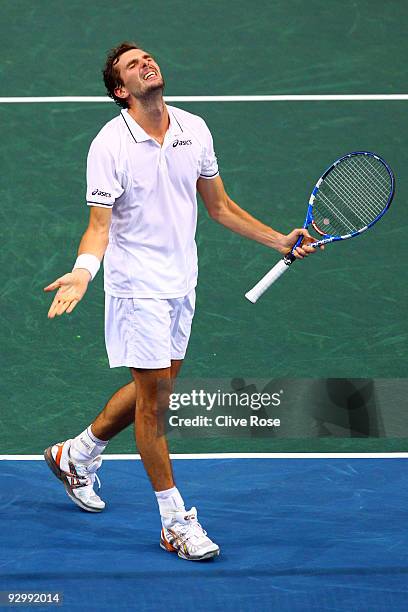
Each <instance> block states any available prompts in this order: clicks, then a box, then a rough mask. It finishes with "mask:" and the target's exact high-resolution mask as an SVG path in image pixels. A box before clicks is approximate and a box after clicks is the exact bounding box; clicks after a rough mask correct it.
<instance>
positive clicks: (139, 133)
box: [121, 107, 183, 142]
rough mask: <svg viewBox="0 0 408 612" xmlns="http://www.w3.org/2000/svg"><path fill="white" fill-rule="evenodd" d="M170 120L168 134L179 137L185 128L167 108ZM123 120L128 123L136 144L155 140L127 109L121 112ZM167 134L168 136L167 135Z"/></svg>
mask: <svg viewBox="0 0 408 612" xmlns="http://www.w3.org/2000/svg"><path fill="white" fill-rule="evenodd" d="M167 110H168V113H169V119H170V125H169V128H168V130H167V134H168V135H170V136H179V135H180V134H181V133H182V132H183V128H182V127H181V125H180V123H179V121H178V120H177V118H176V116H175V115H174V114H173V112H172V110H170V108H169V107H167ZM121 115H122V119H123V120H124V122H125V123H126V126H127V129H128V130H129V132H130V133H131V135H132V137H133V139H134V140H135V141H136V142H144V141H146V140H153V139H152V137H151V136H149V134H147V133H146V132H145V131H144V129H143V128H142V127H141V126H140V125H139V124H138V123H137V121H135V119H133V117H132V116H131V115H129V111H128V109H127V108H123V109H122V110H121ZM167 134H166V135H167Z"/></svg>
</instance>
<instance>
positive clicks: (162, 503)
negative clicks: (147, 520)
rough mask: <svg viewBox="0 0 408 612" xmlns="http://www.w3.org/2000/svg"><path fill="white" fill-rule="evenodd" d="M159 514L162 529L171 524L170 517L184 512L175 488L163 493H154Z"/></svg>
mask: <svg viewBox="0 0 408 612" xmlns="http://www.w3.org/2000/svg"><path fill="white" fill-rule="evenodd" d="M155 494H156V498H157V503H158V504H159V512H160V516H161V519H162V524H163V526H164V527H169V526H170V524H171V516H172V515H174V514H175V513H176V512H184V511H185V508H184V501H183V498H182V497H181V495H180V492H179V490H178V489H177V487H172V488H171V489H166V490H165V491H155Z"/></svg>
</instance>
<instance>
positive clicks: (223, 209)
mask: <svg viewBox="0 0 408 612" xmlns="http://www.w3.org/2000/svg"><path fill="white" fill-rule="evenodd" d="M229 212H230V204H229V199H228V197H227V198H225V200H222V201H220V202H217V204H216V205H215V206H213V207H211V208H210V209H209V211H208V214H209V215H210V218H211V219H213V220H214V221H217V222H218V223H222V222H223V221H224V220H225V218H226V217H227V216H228V213H229Z"/></svg>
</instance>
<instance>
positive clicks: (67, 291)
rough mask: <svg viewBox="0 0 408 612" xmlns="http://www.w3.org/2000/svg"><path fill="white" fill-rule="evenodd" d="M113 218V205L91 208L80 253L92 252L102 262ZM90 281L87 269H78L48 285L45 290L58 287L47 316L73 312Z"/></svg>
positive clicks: (51, 317)
mask: <svg viewBox="0 0 408 612" xmlns="http://www.w3.org/2000/svg"><path fill="white" fill-rule="evenodd" d="M111 218H112V210H111V209H110V208H100V207H96V206H92V207H91V209H90V215H89V224H88V227H87V229H86V231H85V232H84V234H83V236H82V239H81V242H80V244H79V249H78V255H82V254H84V253H89V254H91V255H95V257H97V258H98V259H99V261H102V259H103V256H104V254H105V251H106V248H107V246H108V241H109V228H110V223H111ZM90 280H91V275H90V273H89V272H88V270H86V269H84V268H76V269H75V270H74V271H73V272H69V273H68V274H65V275H64V276H61V277H60V278H57V279H56V280H55V281H54V282H53V283H51V284H50V285H48V286H47V287H45V288H44V291H54V290H55V289H58V291H57V293H56V295H55V297H54V300H53V302H52V304H51V306H50V309H49V311H48V317H49V318H50V319H53V318H54V317H55V316H56V315H62V314H63V313H64V312H67V313H70V312H72V311H73V310H74V308H75V306H76V305H77V304H78V302H79V301H80V300H81V299H82V298H83V296H84V295H85V293H86V290H87V288H88V284H89V281H90Z"/></svg>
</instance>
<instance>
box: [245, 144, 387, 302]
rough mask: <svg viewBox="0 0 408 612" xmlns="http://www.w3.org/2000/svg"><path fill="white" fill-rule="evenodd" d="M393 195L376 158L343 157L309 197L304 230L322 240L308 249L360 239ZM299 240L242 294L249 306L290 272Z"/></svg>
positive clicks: (382, 165) (384, 165)
mask: <svg viewBox="0 0 408 612" xmlns="http://www.w3.org/2000/svg"><path fill="white" fill-rule="evenodd" d="M394 191H395V178H394V174H393V172H392V170H391V168H390V167H389V165H388V164H387V162H386V161H384V160H383V159H382V158H381V157H380V156H379V155H376V154H375V153H370V152H369V151H355V152H354V153H348V154H347V155H343V157H340V158H339V159H338V160H336V161H335V162H334V163H333V164H332V165H331V166H330V167H329V168H327V170H326V171H325V172H324V173H323V174H322V176H321V177H320V178H319V180H318V181H317V183H316V185H315V187H314V189H313V191H312V193H311V196H310V199H309V205H308V208H307V213H306V219H305V223H304V225H303V227H304V228H308V227H309V225H312V227H313V228H314V229H315V231H316V232H317V233H318V234H320V236H321V237H322V238H321V239H320V240H317V241H316V242H313V243H312V244H310V245H309V246H313V247H317V246H320V245H322V244H328V243H329V242H336V241H338V240H347V239H348V238H354V237H355V236H359V235H360V234H362V233H363V232H365V231H366V230H368V229H369V228H370V227H372V226H373V225H374V223H377V221H379V219H381V217H382V216H383V215H384V213H385V212H386V211H387V210H388V208H389V207H390V204H391V202H392V198H393V197H394ZM302 240H303V236H300V237H299V239H298V241H297V242H296V244H295V246H294V247H293V249H292V250H291V252H290V253H288V255H286V256H285V257H284V258H283V259H282V260H281V261H279V262H278V263H277V264H276V265H275V266H274V267H273V268H272V269H271V270H269V272H268V273H267V274H265V276H264V277H263V278H262V279H261V280H260V281H259V282H258V283H257V284H256V285H255V287H253V289H251V290H250V291H248V293H246V294H245V297H246V298H247V299H248V300H249V301H250V302H252V303H254V304H255V302H256V301H257V300H258V299H259V298H260V297H261V295H262V294H263V293H264V292H265V291H266V290H267V289H268V288H269V287H270V286H271V285H272V284H273V283H274V282H275V281H276V280H277V279H278V278H279V277H280V276H282V274H283V273H284V272H286V271H287V270H289V267H290V266H291V264H292V263H293V262H294V261H295V259H296V257H295V255H294V251H295V249H296V247H298V246H299V245H300V244H301V242H302Z"/></svg>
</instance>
